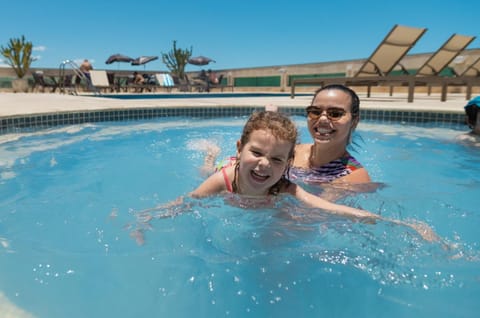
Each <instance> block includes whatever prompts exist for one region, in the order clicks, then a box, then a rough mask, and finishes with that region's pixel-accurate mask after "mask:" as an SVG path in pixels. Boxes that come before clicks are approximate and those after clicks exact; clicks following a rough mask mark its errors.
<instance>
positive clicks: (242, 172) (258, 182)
mask: <svg viewBox="0 0 480 318" xmlns="http://www.w3.org/2000/svg"><path fill="white" fill-rule="evenodd" d="M292 147H293V145H292V143H291V142H288V141H286V140H279V139H277V138H275V137H274V136H273V135H272V134H271V132H270V130H255V131H253V132H252V133H251V134H250V138H249V141H248V142H247V143H246V144H245V145H241V144H240V141H238V142H237V149H238V154H237V156H238V160H239V164H240V167H239V170H238V180H237V184H238V190H239V193H240V194H246V195H266V194H268V190H269V189H270V188H271V187H272V186H273V185H274V184H275V183H277V182H278V180H280V178H281V177H282V175H283V174H284V172H285V170H286V169H287V167H288V164H289V160H290V159H289V153H290V151H291V149H292Z"/></svg>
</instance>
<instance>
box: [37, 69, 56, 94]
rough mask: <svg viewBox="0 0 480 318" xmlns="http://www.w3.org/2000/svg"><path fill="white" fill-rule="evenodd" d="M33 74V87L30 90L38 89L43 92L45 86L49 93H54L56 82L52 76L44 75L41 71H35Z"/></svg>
mask: <svg viewBox="0 0 480 318" xmlns="http://www.w3.org/2000/svg"><path fill="white" fill-rule="evenodd" d="M32 76H33V88H32V91H35V90H36V89H39V90H40V91H41V92H42V93H43V92H45V88H49V89H50V93H54V92H55V90H56V89H57V87H58V83H57V81H56V80H55V78H54V77H52V76H50V77H44V75H43V72H42V71H35V72H33V73H32Z"/></svg>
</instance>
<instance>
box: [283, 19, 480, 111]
mask: <svg viewBox="0 0 480 318" xmlns="http://www.w3.org/2000/svg"><path fill="white" fill-rule="evenodd" d="M395 30H398V26H395V27H394V29H393V30H392V31H391V32H390V33H389V35H387V37H386V38H385V40H384V41H383V42H382V43H381V44H380V46H379V48H377V50H375V52H374V53H373V54H372V56H371V57H370V58H369V59H368V60H367V61H366V62H365V63H364V65H363V66H362V67H361V68H360V69H359V71H358V72H357V73H356V74H355V75H354V77H353V78H347V77H345V78H324V79H322V78H316V79H299V80H294V81H292V93H291V94H292V95H291V96H292V98H293V97H294V94H295V85H296V84H299V83H300V84H307V83H308V84H318V85H321V86H323V85H328V84H332V83H340V84H345V85H347V86H366V87H367V97H370V94H371V87H372V86H389V87H390V95H392V93H393V87H394V86H407V87H408V97H407V99H408V102H413V95H414V91H415V87H417V86H428V87H431V86H441V87H442V94H441V101H445V100H446V94H447V89H446V87H447V83H448V80H447V79H446V78H444V77H442V76H439V75H440V73H441V72H442V71H443V70H445V68H446V67H447V66H448V64H449V63H450V62H451V61H452V60H453V59H454V58H455V57H456V56H457V55H458V54H459V53H460V52H461V51H462V50H464V49H465V48H466V46H468V44H469V43H471V41H473V39H474V38H475V37H471V36H463V35H457V34H454V35H452V36H451V37H450V38H449V39H448V40H447V41H446V42H445V43H444V44H443V45H442V46H441V47H440V49H439V50H437V51H436V52H435V53H434V54H433V55H432V56H430V58H428V59H427V61H426V62H425V63H424V65H422V66H421V67H420V68H419V69H418V70H417V72H416V73H415V74H410V73H409V72H408V70H406V69H405V67H403V66H402V65H401V58H402V57H403V56H405V55H406V53H407V52H408V50H409V49H410V48H411V47H412V46H413V45H414V44H415V43H416V41H417V40H418V39H419V37H420V36H421V35H422V34H423V33H424V32H425V29H417V32H413V31H412V32H408V31H407V30H406V29H402V30H401V32H399V33H396V35H398V36H399V37H400V38H401V37H403V41H404V42H403V43H404V45H400V46H399V48H398V52H396V53H395V54H394V53H393V52H394V51H395V50H394V46H393V43H402V41H398V38H397V39H396V41H392V34H395V32H394V31H395ZM422 30H423V31H422ZM409 33H410V46H408V44H407V42H408V41H407V37H406V35H408V34H409ZM393 38H394V39H395V37H393ZM379 52H383V53H382V54H380V55H381V57H382V58H380V57H379V56H378V55H379ZM389 52H390V53H389ZM387 55H391V56H395V58H388V57H387ZM387 60H388V62H387ZM395 60H397V61H396V62H395ZM395 65H398V66H399V67H400V68H401V69H402V73H403V74H402V75H392V74H390V73H391V72H392V70H393V68H394V67H395Z"/></svg>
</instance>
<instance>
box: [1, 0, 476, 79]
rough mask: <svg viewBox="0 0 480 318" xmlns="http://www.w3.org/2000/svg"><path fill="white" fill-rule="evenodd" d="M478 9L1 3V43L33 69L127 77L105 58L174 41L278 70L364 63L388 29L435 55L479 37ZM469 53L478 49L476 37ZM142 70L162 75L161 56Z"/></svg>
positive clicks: (156, 0)
mask: <svg viewBox="0 0 480 318" xmlns="http://www.w3.org/2000/svg"><path fill="white" fill-rule="evenodd" d="M479 9H480V3H478V2H476V1H468V2H467V1H465V0H458V1H446V0H424V1H422V0H416V1H412V0H402V1H386V0H378V1H377V0H375V1H373V0H372V1H369V0H363V1H348V0H347V1H318V0H317V1H315V0H313V1H312V0H290V1H286V0H263V1H262V0H242V1H229V0H222V1H220V0H209V1H206V0H205V1H199V0H197V1H195V0H181V1H172V0H169V1H165V0H138V1H131V0H130V1H125V0H116V1H109V0H85V1H68V0H64V1H58V0H50V1H49V0H46V1H33V0H31V1H8V2H7V3H4V4H3V5H2V14H1V19H0V44H1V45H6V44H7V42H8V40H9V39H10V38H11V37H20V36H21V35H25V37H26V38H27V39H28V40H30V41H32V42H33V44H34V46H35V52H34V55H35V56H36V57H38V60H37V61H35V62H34V63H33V66H34V67H53V68H57V67H59V65H60V63H61V62H62V61H63V60H66V59H70V60H77V61H79V60H83V59H84V58H88V59H90V60H91V61H92V62H93V66H94V67H95V68H97V69H117V68H118V67H120V68H121V69H132V70H134V69H138V66H130V65H128V64H121V65H117V64H113V65H107V64H105V60H106V59H107V58H108V57H109V56H110V55H112V54H114V53H122V54H125V55H129V56H131V57H133V58H135V57H138V56H141V55H158V56H161V54H162V53H167V52H169V51H170V50H171V48H172V43H173V40H176V41H177V46H178V47H180V48H190V47H192V48H193V56H197V55H204V56H208V57H211V58H213V59H214V60H216V63H215V64H210V65H209V66H208V67H209V68H213V69H228V68H248V67H258V66H282V65H290V64H303V63H316V62H330V61H340V60H350V59H360V58H366V57H368V56H369V55H370V54H371V53H372V52H373V50H374V49H375V48H376V46H377V45H378V44H379V43H380V41H381V40H382V39H383V38H384V37H385V35H386V34H387V32H388V31H389V30H390V29H391V28H392V27H393V25H395V24H401V25H406V26H414V27H426V28H428V31H427V32H426V33H425V34H424V36H423V37H422V38H421V39H420V40H419V42H418V43H417V45H416V46H415V47H414V48H413V49H412V50H411V51H410V53H426V52H433V51H435V50H437V49H438V48H439V47H440V46H441V45H442V44H443V43H444V42H445V41H446V40H447V39H448V37H449V36H450V35H452V34H453V33H458V34H463V35H475V36H480V32H479V30H480V27H479V26H478V19H477V16H478V12H480V10H479ZM468 48H480V39H475V41H474V42H472V43H471V44H470V45H469V46H468ZM1 58H2V56H0V59H1ZM0 64H2V63H1V62H0ZM3 64H4V63H3ZM142 68H143V67H142ZM146 68H147V69H151V70H166V67H165V65H164V64H163V63H162V61H161V58H159V59H158V60H156V61H153V62H151V63H149V64H147V65H146ZM198 68H199V67H198V66H194V65H188V66H187V71H194V70H198Z"/></svg>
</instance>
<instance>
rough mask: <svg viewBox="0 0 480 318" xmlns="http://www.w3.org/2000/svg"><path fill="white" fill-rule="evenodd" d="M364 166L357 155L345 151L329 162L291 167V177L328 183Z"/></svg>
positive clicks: (310, 181) (303, 180) (309, 181)
mask: <svg viewBox="0 0 480 318" xmlns="http://www.w3.org/2000/svg"><path fill="white" fill-rule="evenodd" d="M360 168H363V166H362V164H361V163H360V162H358V160H357V159H355V157H353V156H352V155H350V154H349V153H345V155H343V156H342V157H340V158H338V159H336V160H333V161H330V162H329V163H327V164H325V165H323V166H321V167H314V168H299V167H291V168H290V178H291V179H292V180H296V179H299V180H300V181H302V182H304V183H327V182H332V181H333V180H335V179H338V178H341V177H344V176H346V175H349V174H350V173H352V172H353V171H355V170H357V169H360Z"/></svg>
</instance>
